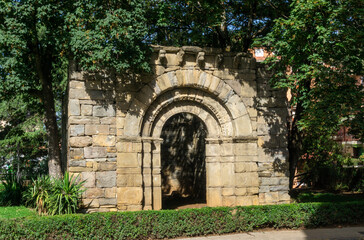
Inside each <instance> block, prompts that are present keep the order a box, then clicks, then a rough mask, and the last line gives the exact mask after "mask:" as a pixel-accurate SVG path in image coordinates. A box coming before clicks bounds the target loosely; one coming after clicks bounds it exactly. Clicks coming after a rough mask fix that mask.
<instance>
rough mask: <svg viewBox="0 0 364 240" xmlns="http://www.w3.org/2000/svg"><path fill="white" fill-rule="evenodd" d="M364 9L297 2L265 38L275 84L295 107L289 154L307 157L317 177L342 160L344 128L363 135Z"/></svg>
mask: <svg viewBox="0 0 364 240" xmlns="http://www.w3.org/2000/svg"><path fill="white" fill-rule="evenodd" d="M362 7H363V3H362V2H361V1H355V0H348V1H328V0H318V1H316V0H315V1H314V0H305V1H293V2H292V4H291V11H290V15H289V16H288V17H287V18H279V19H277V20H276V22H275V26H274V27H273V29H272V32H271V33H269V34H268V36H267V37H266V38H265V44H266V45H267V46H269V48H270V50H271V51H272V52H274V56H272V57H271V58H270V59H268V60H267V62H268V63H269V64H271V65H270V66H271V69H273V70H274V71H275V73H274V76H273V78H272V84H273V85H274V86H275V87H277V88H288V89H290V92H291V94H292V100H291V104H292V106H295V107H296V110H295V116H294V120H293V122H292V126H291V127H290V148H291V149H290V151H291V153H293V152H296V154H297V155H298V156H302V155H304V154H306V156H305V157H306V158H305V160H307V161H308V163H307V166H308V167H309V171H311V173H313V175H316V176H317V174H315V173H314V171H318V170H319V168H321V167H327V165H330V164H333V163H334V162H338V161H340V158H342V157H341V156H340V153H339V151H338V149H339V146H338V145H337V143H335V142H334V139H333V136H334V135H335V134H336V133H337V131H338V130H339V127H340V126H352V127H353V129H352V130H354V131H353V133H354V134H355V136H357V137H359V138H360V137H361V136H362V135H363V129H364V128H360V126H361V124H362V122H363V121H362V116H363V112H364V108H363V105H362V103H363V99H364V91H363V86H362V85H360V84H359V82H358V78H357V76H361V75H362V74H363V57H364V52H363V41H362V36H363V34H364V31H363V28H362V26H363V18H362V17H361V12H360V11H361V10H360V9H362ZM292 156H293V155H292ZM291 167H295V162H294V159H293V158H291ZM292 173H293V172H292V170H291V174H292ZM313 180H314V179H313Z"/></svg>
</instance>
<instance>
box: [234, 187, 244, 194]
mask: <svg viewBox="0 0 364 240" xmlns="http://www.w3.org/2000/svg"><path fill="white" fill-rule="evenodd" d="M235 195H236V196H246V195H247V191H246V188H245V187H240V188H235Z"/></svg>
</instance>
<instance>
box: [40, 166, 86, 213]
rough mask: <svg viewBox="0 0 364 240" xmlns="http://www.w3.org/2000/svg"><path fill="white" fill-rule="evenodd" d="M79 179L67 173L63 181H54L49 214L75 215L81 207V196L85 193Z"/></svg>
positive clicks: (49, 198) (50, 195)
mask: <svg viewBox="0 0 364 240" xmlns="http://www.w3.org/2000/svg"><path fill="white" fill-rule="evenodd" d="M83 183H84V181H80V180H79V177H78V176H77V177H74V176H73V175H71V176H69V173H68V172H66V173H65V175H64V177H63V179H54V180H53V184H52V185H51V189H50V193H49V196H48V200H47V204H48V206H47V208H48V213H49V214H51V215H55V214H71V213H75V212H76V210H77V209H78V207H79V205H80V199H81V194H82V193H83V192H84V189H83V188H82V184H83Z"/></svg>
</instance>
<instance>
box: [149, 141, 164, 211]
mask: <svg viewBox="0 0 364 240" xmlns="http://www.w3.org/2000/svg"><path fill="white" fill-rule="evenodd" d="M162 142H163V139H161V138H154V139H153V142H152V145H151V147H152V149H151V150H152V151H151V156H152V166H151V169H152V177H153V179H152V189H153V203H152V206H153V209H154V210H160V209H162V180H161V143H162Z"/></svg>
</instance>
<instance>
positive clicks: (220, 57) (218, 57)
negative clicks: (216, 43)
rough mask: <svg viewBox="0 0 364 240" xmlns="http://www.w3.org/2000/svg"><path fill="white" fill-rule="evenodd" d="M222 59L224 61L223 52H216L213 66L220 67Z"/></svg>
mask: <svg viewBox="0 0 364 240" xmlns="http://www.w3.org/2000/svg"><path fill="white" fill-rule="evenodd" d="M223 61H224V55H223V54H217V55H216V57H215V67H216V68H220V67H221V65H222V63H223Z"/></svg>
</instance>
